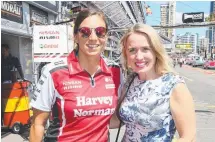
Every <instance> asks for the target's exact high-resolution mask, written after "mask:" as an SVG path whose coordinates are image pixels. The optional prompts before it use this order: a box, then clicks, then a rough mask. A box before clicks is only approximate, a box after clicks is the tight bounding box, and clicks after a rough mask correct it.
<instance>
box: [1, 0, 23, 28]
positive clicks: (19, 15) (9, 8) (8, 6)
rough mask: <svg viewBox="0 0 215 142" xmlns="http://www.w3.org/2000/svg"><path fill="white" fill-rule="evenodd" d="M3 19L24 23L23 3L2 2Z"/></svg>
mask: <svg viewBox="0 0 215 142" xmlns="http://www.w3.org/2000/svg"><path fill="white" fill-rule="evenodd" d="M1 18H4V19H7V20H10V21H14V22H17V23H21V24H22V23H23V8H22V2H21V1H1Z"/></svg>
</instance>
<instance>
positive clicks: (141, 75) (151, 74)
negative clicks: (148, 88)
mask: <svg viewBox="0 0 215 142" xmlns="http://www.w3.org/2000/svg"><path fill="white" fill-rule="evenodd" d="M160 76H161V75H159V74H158V73H156V72H155V71H150V72H146V73H139V74H138V77H139V79H140V80H154V79H156V78H158V77H160Z"/></svg>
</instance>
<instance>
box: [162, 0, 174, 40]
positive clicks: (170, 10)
mask: <svg viewBox="0 0 215 142" xmlns="http://www.w3.org/2000/svg"><path fill="white" fill-rule="evenodd" d="M160 14H161V16H160V17H161V25H162V26H167V25H175V20H176V1H169V2H168V3H166V4H161V5H160ZM161 33H163V34H164V35H165V36H167V37H168V38H170V39H172V40H174V35H175V30H174V29H162V30H161Z"/></svg>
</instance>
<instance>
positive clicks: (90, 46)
mask: <svg viewBox="0 0 215 142" xmlns="http://www.w3.org/2000/svg"><path fill="white" fill-rule="evenodd" d="M87 46H88V47H89V48H96V47H98V46H99V45H87Z"/></svg>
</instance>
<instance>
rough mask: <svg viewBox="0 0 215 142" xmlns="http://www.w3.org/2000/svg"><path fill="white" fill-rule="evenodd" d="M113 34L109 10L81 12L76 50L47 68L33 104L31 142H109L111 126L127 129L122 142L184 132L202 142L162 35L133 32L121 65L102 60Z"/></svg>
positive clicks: (163, 139) (162, 140)
mask: <svg viewBox="0 0 215 142" xmlns="http://www.w3.org/2000/svg"><path fill="white" fill-rule="evenodd" d="M107 33H108V24H107V20H106V18H105V16H104V14H103V13H102V12H99V11H93V10H83V11H81V12H80V13H79V14H78V16H77V18H76V20H75V24H74V33H73V34H74V43H75V44H74V50H73V51H72V52H71V53H70V54H69V55H68V57H67V59H65V60H64V59H63V60H60V61H55V62H51V63H49V64H46V65H45V66H44V67H43V69H42V73H41V75H40V79H39V81H38V83H37V86H36V89H35V91H34V94H33V97H32V100H31V102H30V105H31V107H32V108H33V119H32V123H31V128H30V142H42V141H43V142H108V141H109V129H115V128H118V129H120V127H122V126H123V125H125V127H126V130H125V133H124V136H123V139H122V142H130V141H135V142H171V141H172V139H173V137H174V135H175V133H176V130H177V131H178V133H179V138H178V142H195V138H196V136H195V135H196V118H195V111H194V102H193V98H192V95H191V93H190V91H189V90H188V88H187V86H186V84H185V81H184V79H183V78H182V77H181V76H180V75H179V74H178V73H177V72H175V71H174V69H173V68H172V66H171V64H170V59H169V57H168V55H167V54H166V51H165V49H164V47H163V45H162V42H161V40H160V37H159V35H158V33H157V32H156V30H155V29H153V28H152V27H151V26H149V25H146V24H135V25H133V26H132V27H130V28H129V29H128V31H127V32H126V33H124V35H123V37H122V38H121V40H120V46H121V49H122V63H121V65H116V64H114V63H112V62H110V61H109V60H107V59H106V58H105V57H103V56H102V52H103V51H104V48H105V45H106V42H107V39H108V34H107ZM6 49H7V48H6ZM6 49H5V50H6ZM12 61H13V62H12ZM11 62H12V63H14V66H15V67H17V68H18V69H19V70H20V63H19V62H18V61H17V60H15V59H13V60H12V58H11ZM10 70H11V69H10ZM122 73H123V74H122ZM20 75H21V77H22V78H24V75H23V73H22V72H20ZM5 77H6V76H5ZM5 80H7V79H5ZM48 120H49V121H50V125H49V127H48V129H47V130H45V126H46V122H47V121H48Z"/></svg>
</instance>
